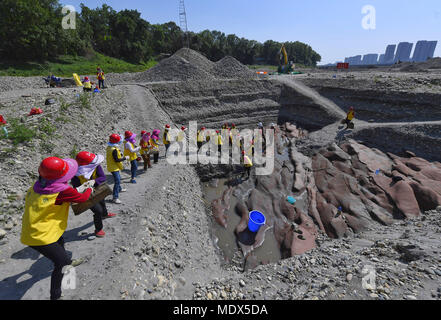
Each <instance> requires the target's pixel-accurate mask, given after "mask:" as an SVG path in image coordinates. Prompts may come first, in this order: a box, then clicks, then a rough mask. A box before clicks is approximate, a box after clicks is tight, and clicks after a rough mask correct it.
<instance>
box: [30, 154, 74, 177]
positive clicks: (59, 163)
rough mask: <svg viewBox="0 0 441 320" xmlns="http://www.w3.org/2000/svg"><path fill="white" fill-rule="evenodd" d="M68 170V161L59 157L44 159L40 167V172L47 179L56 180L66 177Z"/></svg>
mask: <svg viewBox="0 0 441 320" xmlns="http://www.w3.org/2000/svg"><path fill="white" fill-rule="evenodd" d="M68 171H69V165H68V164H67V162H65V161H63V160H62V159H60V158H57V157H49V158H46V159H44V160H43V161H42V162H41V164H40V167H39V168H38V173H39V174H40V176H41V177H43V178H44V179H46V180H55V179H59V178H61V177H64V176H65V175H66V173H67V172H68Z"/></svg>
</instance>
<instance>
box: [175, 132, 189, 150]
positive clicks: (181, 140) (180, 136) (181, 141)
mask: <svg viewBox="0 0 441 320" xmlns="http://www.w3.org/2000/svg"><path fill="white" fill-rule="evenodd" d="M185 131H187V128H186V127H184V126H182V127H181V130H180V131H179V132H178V135H177V137H176V141H177V142H178V144H179V153H181V152H182V151H183V150H184V141H185Z"/></svg>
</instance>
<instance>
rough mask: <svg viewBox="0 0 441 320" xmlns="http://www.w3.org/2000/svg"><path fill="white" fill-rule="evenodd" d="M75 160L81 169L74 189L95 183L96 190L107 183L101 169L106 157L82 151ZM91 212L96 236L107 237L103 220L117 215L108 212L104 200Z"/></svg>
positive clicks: (74, 180) (74, 181) (73, 180)
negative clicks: (89, 182)
mask: <svg viewBox="0 0 441 320" xmlns="http://www.w3.org/2000/svg"><path fill="white" fill-rule="evenodd" d="M75 159H76V160H77V163H78V166H79V167H78V172H77V173H76V175H75V177H74V178H73V179H72V181H71V183H72V186H73V187H74V188H78V187H79V186H81V185H82V184H84V183H86V182H88V181H93V182H94V188H96V187H98V186H99V185H101V184H103V183H104V182H106V175H105V174H104V170H103V168H102V167H101V163H102V162H103V161H104V156H102V155H100V154H99V155H95V154H93V153H90V152H87V151H82V152H80V153H78V154H77V156H76V158H75ZM90 210H91V211H92V212H93V223H94V225H95V236H97V237H100V238H102V237H104V236H105V235H106V233H105V232H104V231H103V219H107V218H113V217H114V216H116V214H115V213H109V212H108V211H107V208H106V202H105V201H104V199H103V200H101V201H100V202H98V203H97V204H95V205H94V206H93V207H92V208H90Z"/></svg>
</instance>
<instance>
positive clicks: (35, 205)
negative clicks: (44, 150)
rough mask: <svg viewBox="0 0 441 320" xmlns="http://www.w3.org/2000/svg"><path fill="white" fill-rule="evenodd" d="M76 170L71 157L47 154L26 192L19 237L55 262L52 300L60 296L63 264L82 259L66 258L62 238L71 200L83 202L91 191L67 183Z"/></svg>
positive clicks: (73, 263) (79, 262)
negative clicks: (83, 190) (35, 178)
mask: <svg viewBox="0 0 441 320" xmlns="http://www.w3.org/2000/svg"><path fill="white" fill-rule="evenodd" d="M77 170H78V164H77V162H76V161H75V160H74V159H60V158H57V157H49V158H46V159H44V160H43V161H42V162H41V163H40V166H39V168H38V173H39V177H38V181H36V182H35V183H34V184H33V186H32V187H31V188H30V189H29V190H28V192H27V193H26V200H25V209H24V214H23V217H22V228H21V239H20V240H21V242H22V243H23V244H25V245H27V246H30V247H31V248H32V249H34V250H36V251H38V252H39V253H41V254H42V255H43V256H45V257H46V258H48V259H50V260H51V261H52V262H53V263H54V270H53V272H52V277H51V288H50V299H51V300H57V299H59V298H60V297H61V283H62V280H63V272H62V269H63V267H64V266H67V265H73V266H77V265H78V264H81V262H82V259H79V260H74V261H72V260H71V258H69V256H68V255H67V253H66V250H65V249H64V239H63V233H64V231H65V230H66V228H67V220H68V216H69V206H70V204H71V203H82V202H86V201H87V200H88V199H89V197H90V195H91V193H92V189H91V188H89V189H87V190H86V191H85V192H84V193H79V192H78V191H77V190H76V189H74V188H72V187H71V186H69V184H68V182H69V180H70V179H72V178H73V177H74V176H75V174H76V172H77Z"/></svg>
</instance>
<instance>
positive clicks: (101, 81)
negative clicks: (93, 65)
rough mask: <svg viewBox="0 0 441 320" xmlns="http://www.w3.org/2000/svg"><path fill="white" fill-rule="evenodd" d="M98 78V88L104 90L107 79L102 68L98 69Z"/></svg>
mask: <svg viewBox="0 0 441 320" xmlns="http://www.w3.org/2000/svg"><path fill="white" fill-rule="evenodd" d="M96 77H97V79H98V88H100V89H104V88H105V87H104V80H105V79H106V77H105V76H104V71H103V70H101V68H100V67H98V68H97V69H96Z"/></svg>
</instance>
